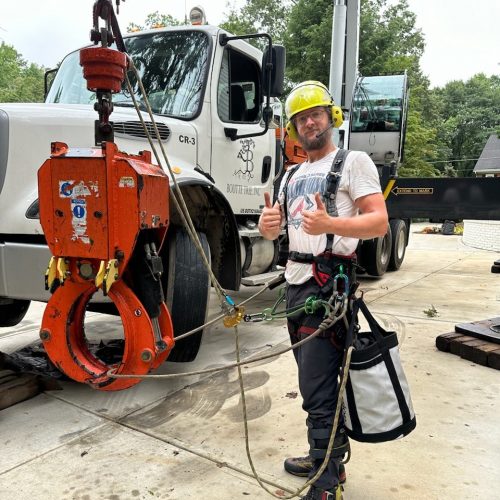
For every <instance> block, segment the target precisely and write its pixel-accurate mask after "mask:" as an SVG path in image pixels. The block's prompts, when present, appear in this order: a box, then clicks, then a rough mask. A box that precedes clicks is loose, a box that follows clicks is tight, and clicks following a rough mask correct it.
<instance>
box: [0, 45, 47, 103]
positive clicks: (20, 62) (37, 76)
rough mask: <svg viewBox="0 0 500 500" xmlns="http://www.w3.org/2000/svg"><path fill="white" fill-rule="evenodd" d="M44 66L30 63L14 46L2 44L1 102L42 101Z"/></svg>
mask: <svg viewBox="0 0 500 500" xmlns="http://www.w3.org/2000/svg"><path fill="white" fill-rule="evenodd" d="M43 75H44V68H43V67H41V66H37V65H36V64H33V63H31V64H28V63H27V62H26V61H25V60H24V59H23V58H22V56H21V54H19V53H18V52H17V51H16V49H14V47H12V46H10V45H6V44H5V43H4V42H2V44H1V45H0V102H42V101H43V99H44V87H43Z"/></svg>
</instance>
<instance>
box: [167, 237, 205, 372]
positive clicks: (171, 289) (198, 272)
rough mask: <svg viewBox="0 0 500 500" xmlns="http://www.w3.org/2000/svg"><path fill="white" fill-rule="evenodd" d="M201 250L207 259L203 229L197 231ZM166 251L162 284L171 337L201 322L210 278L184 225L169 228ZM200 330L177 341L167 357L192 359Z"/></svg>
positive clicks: (183, 360)
mask: <svg viewBox="0 0 500 500" xmlns="http://www.w3.org/2000/svg"><path fill="white" fill-rule="evenodd" d="M198 237H199V238H200V241H201V244H202V247H203V250H204V251H205V254H206V255H207V257H208V261H209V262H210V247H209V245H208V240H207V237H206V235H205V233H198ZM167 238H168V253H167V258H166V259H165V260H164V269H165V271H166V279H164V281H163V287H164V292H165V297H166V302H167V306H168V309H169V311H170V315H171V316H172V323H173V326H174V337H176V336H179V335H182V334H183V333H186V332H188V331H190V330H192V329H193V328H196V327H197V326H200V325H202V324H203V323H205V319H206V317H207V310H208V301H209V294H210V279H209V275H208V271H207V270H206V268H205V265H204V263H203V260H202V258H201V256H200V255H199V253H198V249H197V248H196V246H195V245H194V243H193V242H192V241H191V238H190V236H189V235H188V234H187V232H186V231H185V229H183V228H176V229H174V230H173V231H170V232H169V234H168V235H167ZM202 335H203V330H200V331H199V332H197V333H194V334H193V335H190V336H189V337H187V338H185V339H183V340H180V341H179V342H177V343H176V344H175V346H174V348H173V349H172V352H171V353H170V355H169V357H168V360H169V361H177V362H184V363H185V362H188V361H193V360H194V359H195V358H196V355H197V354H198V350H199V349H200V344H201V338H202Z"/></svg>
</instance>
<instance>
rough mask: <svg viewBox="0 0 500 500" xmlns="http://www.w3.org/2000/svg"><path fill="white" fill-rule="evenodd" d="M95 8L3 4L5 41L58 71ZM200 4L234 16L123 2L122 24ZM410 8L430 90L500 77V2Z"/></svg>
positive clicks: (84, 3) (83, 2)
mask: <svg viewBox="0 0 500 500" xmlns="http://www.w3.org/2000/svg"><path fill="white" fill-rule="evenodd" d="M391 1H394V0H389V2H391ZM243 4H244V0H231V1H230V5H236V6H238V7H241V6H242V5H243ZM93 5H94V0H44V1H42V2H40V0H22V2H20V3H19V4H17V2H10V1H7V0H1V1H0V41H4V42H5V43H7V44H8V45H12V46H14V48H15V49H16V50H17V51H18V52H19V53H21V55H22V57H23V58H24V59H25V60H27V61H29V62H34V63H36V64H38V65H41V66H42V65H43V66H45V67H48V68H52V67H55V66H56V64H57V63H58V62H59V61H60V60H61V59H62V58H63V57H64V55H66V54H67V53H68V52H71V51H72V50H74V49H76V48H78V47H80V46H82V45H85V44H87V43H88V40H89V38H88V36H89V31H90V29H91V27H92V6H93ZM195 5H204V8H205V12H206V15H207V19H208V21H209V22H210V23H211V24H215V25H216V24H218V23H219V22H221V21H222V20H223V19H224V18H225V14H226V13H227V12H228V11H229V7H228V0H207V1H205V2H203V0H197V1H192V0H178V1H173V0H162V1H159V0H126V1H123V0H122V2H121V5H120V14H119V16H118V21H119V23H120V27H121V30H122V33H125V32H126V28H127V26H128V24H129V23H130V22H135V23H137V24H143V23H144V20H145V18H146V16H147V15H148V14H150V13H152V12H155V11H159V12H160V13H162V14H170V15H172V16H173V17H175V18H177V19H180V20H183V19H184V16H185V13H187V14H189V10H190V9H191V7H193V6H195ZM409 5H410V10H412V11H413V12H414V13H415V14H416V15H417V22H416V24H417V27H418V28H421V29H422V31H423V33H424V36H425V40H426V49H425V53H424V55H423V57H422V59H421V66H422V70H423V72H424V74H426V75H427V76H428V77H429V79H430V82H431V86H433V87H436V86H443V85H445V84H446V83H447V82H448V81H451V80H467V79H469V78H470V77H471V76H472V75H474V74H476V73H479V72H483V73H485V74H486V75H487V76H491V75H493V74H497V75H498V74H500V25H499V20H500V1H498V0H475V1H474V2H471V1H470V0H409Z"/></svg>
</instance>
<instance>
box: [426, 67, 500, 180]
mask: <svg viewBox="0 0 500 500" xmlns="http://www.w3.org/2000/svg"><path fill="white" fill-rule="evenodd" d="M433 94H434V96H435V102H436V104H437V106H436V110H437V115H438V118H437V119H436V121H437V122H438V123H439V125H440V126H439V129H438V134H437V137H436V139H437V142H438V143H439V144H441V145H442V147H443V149H445V150H447V151H448V152H449V155H448V158H449V159H450V161H451V160H455V164H454V167H455V170H456V171H457V172H458V175H459V176H460V177H466V176H470V175H471V172H472V170H473V168H474V165H475V163H476V160H475V158H478V157H479V155H480V154H481V152H482V150H483V148H484V145H485V144H486V141H487V140H488V137H489V136H490V135H491V134H494V133H495V132H496V131H497V129H498V126H499V123H500V77H498V76H491V77H487V76H485V75H484V74H482V73H479V74H477V75H474V76H473V77H472V78H471V79H469V80H468V81H466V82H462V81H453V82H449V83H448V84H446V85H445V86H444V87H443V88H437V89H435V90H434V91H433ZM469 159H470V160H469Z"/></svg>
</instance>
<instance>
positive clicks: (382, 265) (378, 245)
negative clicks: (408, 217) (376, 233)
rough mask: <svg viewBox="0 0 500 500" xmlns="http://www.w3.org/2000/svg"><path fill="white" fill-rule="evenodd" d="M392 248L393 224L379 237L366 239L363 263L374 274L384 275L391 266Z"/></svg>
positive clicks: (362, 256) (362, 254) (362, 249)
mask: <svg viewBox="0 0 500 500" xmlns="http://www.w3.org/2000/svg"><path fill="white" fill-rule="evenodd" d="M391 248H392V233H391V226H387V233H385V235H384V236H381V237H379V238H373V239H372V240H365V241H363V244H362V245H361V265H362V266H363V267H364V268H365V269H366V272H367V273H368V274H371V275H372V276H382V275H383V274H384V273H385V272H386V271H387V268H388V267H389V260H390V257H391Z"/></svg>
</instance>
